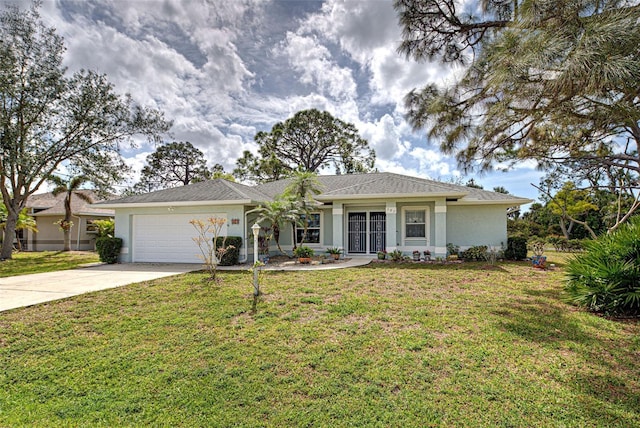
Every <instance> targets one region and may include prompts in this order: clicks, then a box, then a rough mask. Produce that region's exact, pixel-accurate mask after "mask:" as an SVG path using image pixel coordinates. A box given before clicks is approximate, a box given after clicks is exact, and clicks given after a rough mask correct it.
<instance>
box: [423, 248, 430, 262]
mask: <svg viewBox="0 0 640 428" xmlns="http://www.w3.org/2000/svg"><path fill="white" fill-rule="evenodd" d="M422 254H424V261H425V262H426V261H429V260H431V251H429V250H424V252H423V253H422Z"/></svg>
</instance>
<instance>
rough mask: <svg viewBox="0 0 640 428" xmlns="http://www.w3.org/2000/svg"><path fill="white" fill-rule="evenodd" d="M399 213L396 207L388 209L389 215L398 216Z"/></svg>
mask: <svg viewBox="0 0 640 428" xmlns="http://www.w3.org/2000/svg"><path fill="white" fill-rule="evenodd" d="M397 212H398V210H397V208H396V207H387V214H396V213H397Z"/></svg>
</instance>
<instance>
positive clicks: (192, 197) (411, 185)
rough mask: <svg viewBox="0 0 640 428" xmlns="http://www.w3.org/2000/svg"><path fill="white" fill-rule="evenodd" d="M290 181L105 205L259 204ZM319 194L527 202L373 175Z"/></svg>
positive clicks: (217, 185)
mask: <svg viewBox="0 0 640 428" xmlns="http://www.w3.org/2000/svg"><path fill="white" fill-rule="evenodd" d="M291 181H292V180H291V179H285V180H279V181H274V182H271V183H265V184H260V185H257V186H254V187H251V186H247V185H244V184H240V183H233V182H230V181H227V180H223V179H216V180H210V181H204V182H200V183H194V184H190V185H188V186H182V187H176V188H171V189H164V190H158V191H156V192H151V193H146V194H143V195H132V196H127V197H125V198H121V199H117V200H114V201H109V202H106V203H101V204H98V206H99V205H102V204H108V205H109V206H110V207H117V206H118V205H126V204H149V203H152V204H153V203H175V202H183V203H187V202H216V201H227V202H234V201H236V202H238V203H259V202H264V201H268V200H272V199H273V198H274V197H275V196H276V195H278V194H281V193H282V192H283V191H284V189H285V188H286V187H287V185H288V184H289V183H291ZM318 181H319V182H320V187H321V188H322V193H321V194H320V195H317V196H316V199H318V200H319V201H334V200H336V201H339V200H350V199H363V198H369V199H392V198H399V197H402V198H411V197H435V196H438V197H446V198H449V199H455V200H458V201H459V202H462V203H464V202H470V203H473V201H478V202H489V203H491V202H493V203H501V202H504V203H507V204H508V203H513V204H514V205H517V204H523V203H527V202H529V200H528V199H526V198H520V197H517V196H514V195H506V194H503V193H496V192H491V191H487V190H481V189H475V188H471V187H467V186H460V185H456V184H450V183H442V182H439V181H434V180H428V179H424V178H418V177H409V176H406V175H400V174H393V173H389V172H376V173H369V174H345V175H320V176H318Z"/></svg>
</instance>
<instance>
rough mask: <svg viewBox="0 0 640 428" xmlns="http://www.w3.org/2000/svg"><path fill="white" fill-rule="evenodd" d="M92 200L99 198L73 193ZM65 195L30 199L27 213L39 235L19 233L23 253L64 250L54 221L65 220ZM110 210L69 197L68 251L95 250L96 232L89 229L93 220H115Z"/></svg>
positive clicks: (36, 233)
mask: <svg viewBox="0 0 640 428" xmlns="http://www.w3.org/2000/svg"><path fill="white" fill-rule="evenodd" d="M74 193H82V194H84V195H85V196H87V197H88V198H89V199H90V200H92V201H96V202H97V201H100V200H101V198H99V197H98V195H97V194H96V193H95V192H94V191H93V190H76V191H74ZM65 197H66V193H64V192H63V193H60V194H58V195H57V196H54V195H53V193H51V192H49V193H40V194H36V195H31V196H29V199H28V200H27V213H28V214H29V215H31V216H32V217H34V218H35V220H36V224H37V227H38V232H35V233H34V232H30V231H22V236H21V243H22V247H23V249H24V250H29V251H61V250H62V249H63V248H64V235H63V232H62V230H61V229H60V226H59V225H58V224H56V222H58V221H60V220H63V219H64V214H65V212H64V199H65ZM114 215H115V213H114V211H113V210H112V209H108V208H104V207H98V206H96V205H92V204H91V203H89V202H86V201H84V200H82V199H80V198H79V197H78V196H76V195H73V196H72V197H71V221H72V222H73V226H72V227H71V230H70V233H71V249H72V250H79V251H92V250H94V247H95V240H96V231H95V227H93V226H92V222H93V221H94V220H105V219H108V218H114Z"/></svg>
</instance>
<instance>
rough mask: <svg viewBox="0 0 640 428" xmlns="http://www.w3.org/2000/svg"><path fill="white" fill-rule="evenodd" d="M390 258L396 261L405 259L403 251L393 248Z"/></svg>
mask: <svg viewBox="0 0 640 428" xmlns="http://www.w3.org/2000/svg"><path fill="white" fill-rule="evenodd" d="M389 258H390V259H391V260H393V261H394V262H401V261H402V260H404V256H403V255H402V251H400V250H393V251H392V252H390V253H389Z"/></svg>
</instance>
